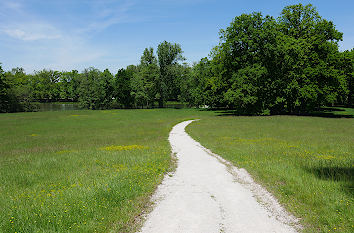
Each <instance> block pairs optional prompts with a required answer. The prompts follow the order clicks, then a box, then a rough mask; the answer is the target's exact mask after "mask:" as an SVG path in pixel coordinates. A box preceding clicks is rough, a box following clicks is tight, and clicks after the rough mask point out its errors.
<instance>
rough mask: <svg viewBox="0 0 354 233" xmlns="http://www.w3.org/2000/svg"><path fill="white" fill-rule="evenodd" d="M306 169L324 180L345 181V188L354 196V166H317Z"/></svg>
mask: <svg viewBox="0 0 354 233" xmlns="http://www.w3.org/2000/svg"><path fill="white" fill-rule="evenodd" d="M305 170H306V171H307V172H309V173H312V174H313V175H315V176H317V177H318V178H320V179H322V180H329V181H335V182H341V183H343V185H342V187H343V189H344V190H345V191H346V192H348V193H349V194H350V195H352V196H354V179H353V177H354V167H315V168H306V169H305Z"/></svg>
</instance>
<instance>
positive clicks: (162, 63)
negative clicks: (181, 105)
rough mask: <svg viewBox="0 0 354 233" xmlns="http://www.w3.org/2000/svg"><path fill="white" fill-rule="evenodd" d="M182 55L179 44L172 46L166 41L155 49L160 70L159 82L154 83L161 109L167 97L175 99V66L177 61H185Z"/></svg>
mask: <svg viewBox="0 0 354 233" xmlns="http://www.w3.org/2000/svg"><path fill="white" fill-rule="evenodd" d="M182 53H183V51H182V49H181V46H180V45H179V44H172V43H170V42H167V41H164V42H162V43H160V44H159V45H158V47H157V57H158V62H159V68H160V76H159V78H160V80H159V81H158V82H157V83H156V84H157V94H158V95H159V99H158V102H159V107H163V104H164V102H165V101H166V100H167V99H169V97H177V96H176V93H175V89H176V88H175V86H176V66H177V64H178V62H179V61H183V60H184V59H185V58H184V57H183V56H182Z"/></svg>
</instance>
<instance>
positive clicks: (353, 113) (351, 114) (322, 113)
mask: <svg viewBox="0 0 354 233" xmlns="http://www.w3.org/2000/svg"><path fill="white" fill-rule="evenodd" d="M204 111H205V110H204ZM207 111H214V112H215V113H216V115H217V116H260V115H259V114H258V115H257V114H247V113H245V112H240V111H237V110H234V109H222V108H213V109H208V110H207ZM277 115H287V116H310V117H325V118H354V109H350V111H347V110H346V109H343V108H334V107H324V108H321V109H319V110H318V111H313V112H310V113H298V114H296V113H294V114H277ZM264 116H268V115H264Z"/></svg>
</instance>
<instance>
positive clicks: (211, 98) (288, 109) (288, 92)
mask: <svg viewBox="0 0 354 233" xmlns="http://www.w3.org/2000/svg"><path fill="white" fill-rule="evenodd" d="M341 38H342V33H340V32H338V31H337V30H336V29H335V26H334V24H333V23H332V22H330V21H327V20H325V19H322V18H321V17H320V16H319V14H318V13H317V11H316V9H315V8H314V7H313V6H312V5H306V6H303V5H302V4H298V5H293V6H288V7H285V8H284V10H283V11H282V14H281V16H280V17H279V18H278V19H277V20H275V19H274V18H273V17H271V16H265V17H264V16H262V14H261V13H252V14H242V15H240V16H237V17H235V19H234V20H233V21H232V22H231V24H230V26H229V27H227V28H226V29H225V30H221V32H220V39H221V41H220V44H219V46H216V47H215V48H214V49H213V50H212V52H211V58H212V60H211V61H210V63H209V64H210V65H209V67H210V68H209V71H210V72H208V76H207V78H206V80H205V82H204V83H205V84H204V99H205V102H206V103H207V104H208V105H210V106H217V107H218V106H219V107H220V106H221V107H228V108H235V109H237V110H238V111H239V112H241V113H247V114H265V113H268V114H269V113H272V114H279V113H306V112H311V111H313V110H315V109H316V108H319V107H320V106H322V105H328V104H334V103H335V102H337V101H338V100H339V99H340V98H341V95H343V93H345V92H346V88H347V84H346V83H347V82H346V81H345V78H344V75H342V72H341V71H340V70H339V69H338V57H339V53H338V44H337V42H338V41H339V40H341Z"/></svg>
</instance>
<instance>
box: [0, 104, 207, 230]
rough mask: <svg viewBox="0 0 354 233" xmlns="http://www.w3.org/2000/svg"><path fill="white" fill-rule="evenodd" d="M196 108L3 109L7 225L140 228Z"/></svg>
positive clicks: (0, 198)
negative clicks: (172, 136) (176, 132)
mask: <svg viewBox="0 0 354 233" xmlns="http://www.w3.org/2000/svg"><path fill="white" fill-rule="evenodd" d="M211 114H212V113H211V112H200V111H197V110H193V109H184V110H175V109H162V110H158V109H156V110H150V109H146V110H109V111H88V110H87V111H86V110H79V111H62V112H37V113H13V114H1V115H0V148H1V150H0V206H1V211H0V232H68V231H70V232H109V231H113V232H133V231H135V230H136V229H137V227H139V215H140V214H141V213H142V211H146V210H147V208H148V206H149V197H150V195H151V193H152V192H153V191H154V189H155V188H156V186H157V185H158V183H159V182H160V181H161V179H162V177H163V174H164V173H166V172H168V171H169V170H171V168H172V167H173V162H172V160H171V156H170V155H171V154H170V153H171V150H170V145H169V143H168V140H167V138H168V133H169V131H170V130H171V128H172V126H173V125H175V124H177V123H178V122H181V121H183V120H187V119H192V118H201V117H202V115H204V116H208V115H211Z"/></svg>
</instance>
